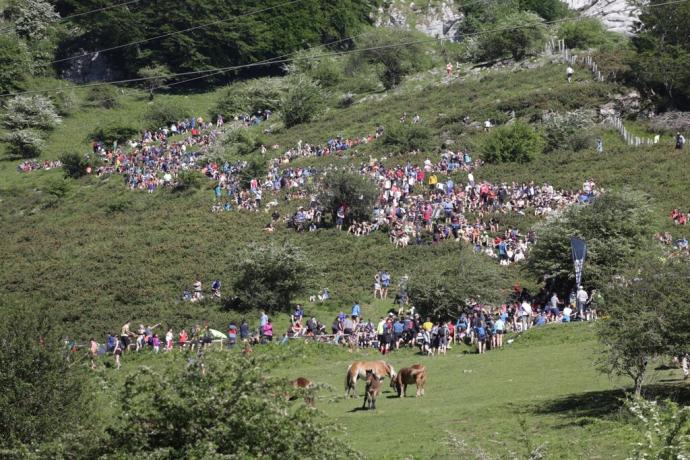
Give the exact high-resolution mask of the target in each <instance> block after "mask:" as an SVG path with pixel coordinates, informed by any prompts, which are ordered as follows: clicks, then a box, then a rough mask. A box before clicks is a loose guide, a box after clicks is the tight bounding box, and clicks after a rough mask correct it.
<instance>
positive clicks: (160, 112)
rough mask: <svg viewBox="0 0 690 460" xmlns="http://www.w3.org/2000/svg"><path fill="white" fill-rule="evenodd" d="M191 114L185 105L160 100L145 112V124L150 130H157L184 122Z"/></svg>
mask: <svg viewBox="0 0 690 460" xmlns="http://www.w3.org/2000/svg"><path fill="white" fill-rule="evenodd" d="M190 114H191V112H190V110H189V108H188V107H187V106H185V105H184V104H180V103H179V102H173V101H170V100H163V101H160V100H159V101H157V102H156V103H155V104H154V103H151V104H150V105H149V108H148V109H147V110H146V112H144V123H145V124H146V126H147V127H148V129H152V130H155V129H160V128H162V127H164V126H170V124H171V123H177V122H178V121H180V120H184V119H185V118H188V117H189V116H190Z"/></svg>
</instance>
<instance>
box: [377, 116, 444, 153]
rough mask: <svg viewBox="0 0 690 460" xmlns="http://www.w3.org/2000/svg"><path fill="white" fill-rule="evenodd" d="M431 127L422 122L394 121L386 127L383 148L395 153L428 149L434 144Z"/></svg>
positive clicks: (382, 140) (382, 141)
mask: <svg viewBox="0 0 690 460" xmlns="http://www.w3.org/2000/svg"><path fill="white" fill-rule="evenodd" d="M431 140H432V135H431V129H430V128H429V127H427V126H424V125H420V124H404V123H393V124H392V125H390V126H389V127H387V128H386V130H385V131H384V134H383V138H382V139H381V149H383V150H385V151H386V152H393V153H409V152H412V151H414V150H427V149H429V148H430V147H431V145H432V142H431Z"/></svg>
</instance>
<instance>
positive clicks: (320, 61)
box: [288, 48, 344, 88]
mask: <svg viewBox="0 0 690 460" xmlns="http://www.w3.org/2000/svg"><path fill="white" fill-rule="evenodd" d="M323 54H324V50H322V49H315V48H312V49H309V50H304V51H300V52H298V53H297V54H296V57H295V58H294V59H293V61H292V63H291V64H290V66H288V72H289V73H290V74H292V75H305V76H307V77H309V78H310V79H312V80H314V81H315V82H317V83H318V84H319V85H321V86H322V87H324V88H330V87H333V86H335V85H337V84H338V83H339V82H340V81H342V79H343V72H344V69H342V65H341V61H340V60H338V59H337V58H335V57H324V56H323Z"/></svg>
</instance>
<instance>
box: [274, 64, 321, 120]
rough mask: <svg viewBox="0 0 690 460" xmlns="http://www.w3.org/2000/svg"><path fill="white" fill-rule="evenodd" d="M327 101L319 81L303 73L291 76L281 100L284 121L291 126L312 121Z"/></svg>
mask: <svg viewBox="0 0 690 460" xmlns="http://www.w3.org/2000/svg"><path fill="white" fill-rule="evenodd" d="M325 103H326V101H325V98H324V95H323V93H322V91H321V87H320V86H319V84H318V83H316V82H315V81H313V80H311V79H309V78H307V77H305V76H303V75H297V76H294V77H290V78H289V80H288V87H287V91H286V92H285V93H284V94H283V97H282V98H281V100H280V113H281V116H282V118H283V123H285V126H286V127H288V128H290V127H292V126H295V125H298V124H300V123H306V122H308V121H311V120H313V119H315V118H316V117H318V116H319V115H320V114H321V112H322V111H323V109H324V106H325Z"/></svg>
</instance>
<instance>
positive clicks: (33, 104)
mask: <svg viewBox="0 0 690 460" xmlns="http://www.w3.org/2000/svg"><path fill="white" fill-rule="evenodd" d="M60 123H62V119H61V117H60V116H59V115H58V114H57V112H56V111H55V106H54V105H53V103H52V102H51V100H50V99H48V98H47V97H43V96H15V97H13V98H12V99H10V100H9V102H8V103H7V107H6V108H5V115H4V117H3V124H4V125H5V127H6V128H8V129H27V128H37V129H46V130H48V129H53V128H55V127H56V126H57V125H59V124H60Z"/></svg>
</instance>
